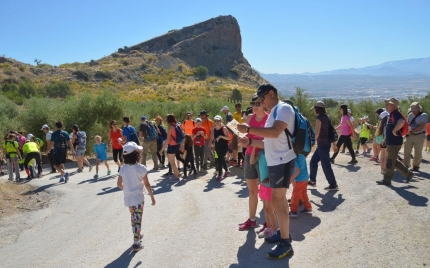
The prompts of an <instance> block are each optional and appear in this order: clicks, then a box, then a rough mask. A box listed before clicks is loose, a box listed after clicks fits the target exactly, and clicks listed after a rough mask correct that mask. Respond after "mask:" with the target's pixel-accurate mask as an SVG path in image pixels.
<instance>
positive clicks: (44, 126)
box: [40, 124, 49, 130]
mask: <svg viewBox="0 0 430 268" xmlns="http://www.w3.org/2000/svg"><path fill="white" fill-rule="evenodd" d="M45 128H47V129H49V127H48V125H47V124H44V125H43V126H42V128H41V129H40V130H44V129H45Z"/></svg>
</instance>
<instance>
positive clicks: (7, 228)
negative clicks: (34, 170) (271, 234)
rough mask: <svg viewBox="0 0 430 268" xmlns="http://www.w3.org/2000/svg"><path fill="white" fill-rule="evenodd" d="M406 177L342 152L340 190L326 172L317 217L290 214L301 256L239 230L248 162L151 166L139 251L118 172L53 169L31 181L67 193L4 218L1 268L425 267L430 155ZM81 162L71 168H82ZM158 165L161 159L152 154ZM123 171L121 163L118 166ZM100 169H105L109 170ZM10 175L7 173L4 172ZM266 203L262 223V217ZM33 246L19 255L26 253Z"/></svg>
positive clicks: (313, 195) (317, 195) (315, 200)
mask: <svg viewBox="0 0 430 268" xmlns="http://www.w3.org/2000/svg"><path fill="white" fill-rule="evenodd" d="M424 157H425V163H424V164H423V165H422V168H421V172H419V173H418V174H417V176H416V177H415V178H414V179H413V180H412V182H411V183H410V184H406V183H405V182H404V179H403V178H402V177H401V176H400V175H399V174H396V175H395V177H394V181H393V186H392V187H386V186H378V185H376V184H375V181H376V180H378V179H380V178H381V175H380V173H379V167H378V166H377V165H375V164H374V162H370V161H368V159H367V158H366V157H362V156H360V157H359V158H358V160H359V164H358V165H356V166H349V165H347V164H346V163H347V162H348V161H349V159H350V158H349V156H348V155H342V154H340V155H339V156H338V158H337V159H336V164H335V165H334V166H333V169H334V172H335V175H336V178H337V180H338V184H339V187H340V190H339V191H337V192H326V191H324V189H323V188H324V187H325V186H326V185H327V182H326V181H325V178H324V176H323V174H322V170H319V173H318V178H317V187H315V188H310V189H309V190H308V193H309V196H310V199H311V201H312V204H313V210H314V213H313V215H299V217H298V218H296V219H291V233H292V235H293V237H294V240H295V241H294V242H293V247H294V251H295V255H294V256H293V257H292V258H291V259H284V260H280V261H271V260H268V259H266V257H265V253H266V252H267V251H268V250H270V248H271V247H272V246H271V245H267V244H265V243H264V242H263V240H262V239H259V238H257V237H256V234H255V232H254V230H251V231H247V232H240V231H238V230H237V226H238V225H237V224H238V223H240V222H243V221H244V220H246V218H247V196H248V193H247V189H246V183H245V181H244V180H242V179H241V177H242V170H240V169H237V168H236V169H233V171H234V173H233V176H231V177H228V178H227V179H225V180H224V181H223V182H221V183H218V182H214V181H213V180H211V175H212V173H213V171H212V170H211V171H210V172H209V173H208V174H206V175H205V176H202V177H199V178H197V179H195V180H188V181H184V182H181V183H178V184H172V183H171V182H170V180H168V179H165V178H163V177H161V176H160V175H161V174H163V173H164V172H165V170H163V171H162V172H157V173H151V174H150V176H149V177H150V181H151V183H152V186H153V189H154V193H155V195H156V196H155V198H156V200H157V205H156V206H154V207H151V206H150V205H146V207H145V211H144V217H143V231H144V235H145V237H144V240H143V243H144V249H143V250H142V251H140V252H138V253H137V254H132V253H130V246H131V243H132V234H131V228H130V219H129V213H128V211H127V208H126V207H124V206H123V193H122V192H121V191H119V190H118V189H117V188H116V172H113V175H111V176H102V177H101V178H100V179H99V180H95V179H93V178H92V176H93V175H94V173H92V174H89V173H88V169H85V171H84V173H80V174H74V173H73V174H72V176H71V178H70V181H69V183H68V184H62V183H59V182H58V177H56V176H45V177H44V178H42V179H40V180H34V181H33V182H32V183H31V185H34V186H35V187H37V189H36V191H39V192H43V191H53V192H55V193H58V194H59V195H60V197H59V198H57V199H55V200H54V201H53V202H51V204H50V205H49V206H48V207H47V208H44V209H41V210H37V211H32V212H27V213H21V214H16V215H14V216H11V217H6V218H4V219H2V220H0V226H1V228H0V237H2V239H1V241H0V263H1V266H2V267H28V266H32V267H289V266H291V267H324V266H325V267H425V266H428V265H430V256H429V252H430V228H429V225H430V213H429V208H428V196H429V195H430V175H429V174H430V165H429V162H428V159H430V155H427V154H425V155H424ZM75 168H76V167H75V166H69V167H68V169H69V171H74V170H75ZM149 168H152V164H151V163H150V162H149ZM114 170H116V169H114ZM104 172H106V171H105V168H104V167H102V168H101V174H102V175H103V174H105V173H104ZM5 179H6V177H2V178H1V179H0V180H5ZM261 211H262V206H261V204H259V207H258V216H259V218H258V222H259V223H260V224H262V223H263V221H264V220H263V218H262V216H263V214H262V212H261ZM23 250H24V251H25V254H20V255H19V258H17V252H22V251H23Z"/></svg>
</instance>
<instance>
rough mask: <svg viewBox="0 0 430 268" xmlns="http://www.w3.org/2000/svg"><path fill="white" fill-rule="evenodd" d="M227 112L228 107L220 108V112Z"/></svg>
mask: <svg viewBox="0 0 430 268" xmlns="http://www.w3.org/2000/svg"><path fill="white" fill-rule="evenodd" d="M228 110H229V109H228V106H224V107H222V109H221V112H224V111H228Z"/></svg>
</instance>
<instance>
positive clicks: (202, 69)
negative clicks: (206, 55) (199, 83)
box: [194, 66, 209, 78]
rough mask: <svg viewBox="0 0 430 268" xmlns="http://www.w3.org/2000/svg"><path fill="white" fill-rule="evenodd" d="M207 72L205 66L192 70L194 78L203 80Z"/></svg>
mask: <svg viewBox="0 0 430 268" xmlns="http://www.w3.org/2000/svg"><path fill="white" fill-rule="evenodd" d="M208 72H209V70H208V68H206V67H205V66H198V67H196V68H195V69H194V76H196V77H199V78H204V77H206V75H208Z"/></svg>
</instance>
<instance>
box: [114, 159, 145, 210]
mask: <svg viewBox="0 0 430 268" xmlns="http://www.w3.org/2000/svg"><path fill="white" fill-rule="evenodd" d="M147 173H148V170H147V169H146V167H145V166H144V165H142V164H135V165H127V164H124V165H123V166H122V167H121V168H120V170H119V175H120V176H121V177H122V183H123V185H124V189H123V191H124V205H125V206H126V207H132V206H137V205H138V204H140V203H142V202H143V201H144V194H143V188H144V185H143V180H142V178H143V177H144V176H145V175H146V174H147Z"/></svg>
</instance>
